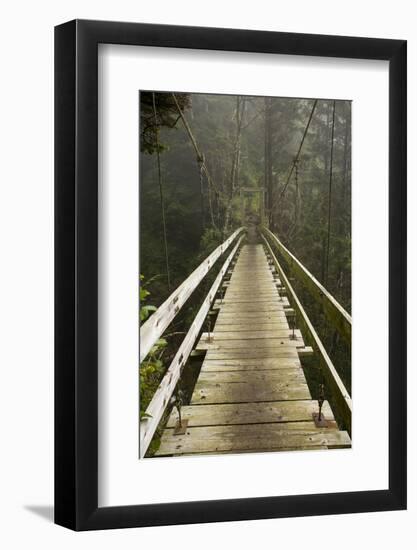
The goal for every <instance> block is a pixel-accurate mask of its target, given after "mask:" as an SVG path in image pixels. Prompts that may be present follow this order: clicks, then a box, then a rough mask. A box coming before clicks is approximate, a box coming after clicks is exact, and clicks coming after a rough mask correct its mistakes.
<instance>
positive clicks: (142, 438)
mask: <svg viewBox="0 0 417 550" xmlns="http://www.w3.org/2000/svg"><path fill="white" fill-rule="evenodd" d="M240 232H241V231H240V230H238V234H240ZM232 236H233V235H232ZM243 237H244V236H243V235H242V236H241V237H240V239H239V240H238V242H237V243H236V245H235V246H234V248H233V249H232V251H231V252H230V254H229V256H228V257H227V259H226V261H225V262H224V264H223V266H222V268H221V269H220V271H219V273H218V274H217V277H216V279H215V281H214V283H213V284H212V286H211V288H210V290H209V292H208V294H207V296H206V298H205V300H204V302H203V303H202V305H201V307H200V309H199V311H198V313H197V315H196V316H195V318H194V321H193V322H192V324H191V326H190V328H189V330H188V332H187V334H186V336H185V338H184V340H183V341H182V343H181V345H180V347H179V348H178V351H177V353H176V355H175V357H174V359H173V360H172V362H171V364H170V366H169V367H168V370H167V372H166V373H165V375H164V377H163V378H162V380H161V383H160V384H159V386H158V388H157V390H156V392H155V393H154V396H153V397H152V400H151V402H150V403H149V405H148V408H147V409H146V412H145V415H144V418H143V419H142V420H141V422H140V432H139V455H140V458H143V457H144V456H145V453H146V451H147V449H148V447H149V444H150V442H151V441H152V438H153V436H154V433H155V430H156V428H157V427H158V424H159V422H160V421H161V418H162V415H163V414H164V411H165V409H166V407H167V405H168V403H169V400H170V398H171V396H172V393H173V391H174V389H175V386H176V385H177V382H178V380H179V378H180V376H181V371H182V368H183V366H184V365H185V363H186V362H187V360H188V357H189V355H190V353H191V351H192V349H193V347H194V344H195V341H196V339H197V337H198V335H199V334H200V331H201V327H202V326H203V323H204V319H205V318H206V316H207V314H208V312H209V310H210V306H211V304H212V302H213V300H214V299H215V297H216V293H217V291H218V289H219V286H220V284H221V282H222V279H223V277H224V276H225V274H226V272H227V270H228V268H229V265H230V262H231V261H232V260H233V257H234V256H235V254H236V252H237V250H238V248H239V246H240V243H241V242H242V239H243ZM228 240H229V239H228ZM226 242H227V241H226Z"/></svg>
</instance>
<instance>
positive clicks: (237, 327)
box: [213, 319, 289, 337]
mask: <svg viewBox="0 0 417 550" xmlns="http://www.w3.org/2000/svg"><path fill="white" fill-rule="evenodd" d="M250 329H252V333H253V334H257V333H258V332H264V331H277V330H282V329H287V330H288V329H289V326H288V323H287V321H282V323H278V322H277V323H259V324H254V322H253V319H251V320H250V321H249V320H248V321H247V322H246V323H236V322H234V323H233V324H232V323H229V324H227V325H225V324H218V323H216V325H215V328H214V333H213V334H214V337H216V335H217V334H219V333H222V332H226V333H229V332H230V331H233V332H240V331H242V332H245V331H248V330H250Z"/></svg>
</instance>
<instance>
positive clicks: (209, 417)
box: [157, 245, 350, 456]
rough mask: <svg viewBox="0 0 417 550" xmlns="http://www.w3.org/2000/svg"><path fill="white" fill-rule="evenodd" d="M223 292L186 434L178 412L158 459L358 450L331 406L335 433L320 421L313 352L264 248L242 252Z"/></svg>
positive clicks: (204, 346) (204, 341) (187, 413)
mask: <svg viewBox="0 0 417 550" xmlns="http://www.w3.org/2000/svg"><path fill="white" fill-rule="evenodd" d="M274 272H275V270H274ZM279 285H280V287H281V281H279ZM223 292H224V296H223V299H217V300H216V302H215V304H216V307H217V308H218V309H219V312H218V316H217V319H216V322H215V324H214V326H213V329H212V331H211V332H210V333H203V334H202V335H201V338H200V340H199V343H198V345H197V348H196V349H197V350H207V352H206V355H205V358H204V361H203V364H202V367H201V371H200V375H199V378H198V380H197V383H196V386H195V388H194V391H193V395H192V398H191V402H190V405H188V406H185V407H183V408H182V417H183V418H184V419H186V420H188V426H187V430H186V433H185V434H183V435H174V427H175V425H176V423H177V422H178V413H177V411H176V409H174V410H173V411H172V413H171V415H170V418H169V420H168V423H167V427H166V429H165V430H164V432H163V435H162V439H161V445H160V448H159V450H158V452H157V456H166V455H180V454H183V455H188V454H202V453H206V454H212V453H228V452H234V453H235V452H236V453H241V452H250V451H280V450H289V449H298V450H301V449H326V448H334V447H348V446H350V438H349V436H348V435H347V434H346V433H345V432H341V431H339V429H338V427H337V424H336V422H335V420H334V417H333V413H332V411H331V408H330V406H329V404H328V403H325V404H324V407H323V413H324V415H325V417H326V419H327V420H328V421H329V424H328V427H327V428H317V427H316V426H315V424H314V422H313V419H312V415H313V413H314V412H318V404H317V401H313V400H312V399H311V394H310V390H309V388H308V386H307V382H306V379H305V376H304V372H303V369H302V367H301V363H300V356H301V355H303V354H309V353H312V348H310V347H308V346H305V344H304V341H303V338H302V335H301V332H300V331H299V330H298V329H295V330H294V335H295V339H293V338H292V335H293V330H292V326H290V324H289V321H288V319H287V315H289V311H288V310H289V309H290V308H289V302H288V298H286V297H283V296H282V295H283V293H284V292H283V289H282V287H281V292H279V291H278V289H277V284H276V281H275V279H274V274H273V270H272V267H271V265H270V263H269V262H268V261H267V257H266V254H265V252H264V249H263V247H262V246H261V245H246V246H243V247H242V249H241V252H240V254H239V257H238V259H237V261H236V263H235V265H234V267H233V271H232V273H231V276H230V281H229V282H228V284H227V286H226V287H225V288H223ZM291 312H293V310H291V311H290V313H291Z"/></svg>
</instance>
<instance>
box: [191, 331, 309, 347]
mask: <svg viewBox="0 0 417 550" xmlns="http://www.w3.org/2000/svg"><path fill="white" fill-rule="evenodd" d="M289 332H290V331H289V329H288V330H287V333H289ZM298 332H299V331H298ZM217 334H219V335H220V334H222V333H217ZM255 334H258V333H255ZM299 334H300V333H299ZM296 335H297V331H296ZM303 347H304V340H303V339H302V337H301V336H297V337H296V338H295V339H294V340H293V339H290V338H289V337H288V336H280V337H276V338H265V339H262V338H259V339H247V340H239V339H233V340H217V341H216V340H215V338H214V337H213V336H212V338H211V340H208V339H207V338H205V337H204V338H201V339H200V340H199V342H198V344H197V346H196V349H197V350H217V351H228V350H251V349H252V350H257V349H259V350H265V351H267V350H271V351H276V350H280V351H282V350H285V349H296V348H303Z"/></svg>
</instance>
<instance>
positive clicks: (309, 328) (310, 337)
mask: <svg viewBox="0 0 417 550" xmlns="http://www.w3.org/2000/svg"><path fill="white" fill-rule="evenodd" d="M262 238H263V240H264V242H265V245H266V247H267V249H268V251H269V253H270V255H271V258H272V260H273V262H274V265H275V267H276V269H277V271H278V273H279V277H280V279H281V282H282V283H283V284H284V286H285V287H286V289H287V292H288V298H289V301H290V303H291V305H292V307H293V308H294V310H295V311H296V312H297V325H298V327H299V328H300V330H301V333H302V334H303V337H304V339H305V341H306V342H307V343H308V344H309V345H310V346H312V347H313V349H314V350H315V351H316V352H317V353H318V357H319V362H320V367H321V369H322V372H323V375H324V377H325V379H326V382H327V383H328V384H329V387H330V388H331V391H332V396H333V398H334V401H335V404H336V407H337V411H338V412H339V414H340V416H341V418H342V419H343V422H344V423H345V425H346V429H347V431H348V432H349V435H351V426H352V399H351V397H350V395H349V392H348V391H347V389H346V387H345V385H344V384H343V382H342V379H341V378H340V376H339V374H338V373H337V370H336V368H335V366H334V365H333V363H332V360H331V359H330V357H329V355H328V353H327V351H326V349H325V347H324V345H323V343H322V341H321V340H320V338H319V336H318V334H317V332H316V330H315V329H314V327H313V325H312V323H311V321H310V319H309V317H308V315H307V313H306V312H305V310H304V308H303V306H302V304H301V302H300V300H299V298H298V296H297V294H296V293H295V291H294V289H293V287H292V286H291V283H290V281H289V280H288V277H287V276H286V274H285V272H284V270H283V268H282V266H281V264H280V263H279V261H278V260H277V258H276V256H275V254H274V252H273V250H272V247H271V245H270V243H269V241H268V240H267V238H266V237H265V235H262ZM297 261H298V260H297Z"/></svg>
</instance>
